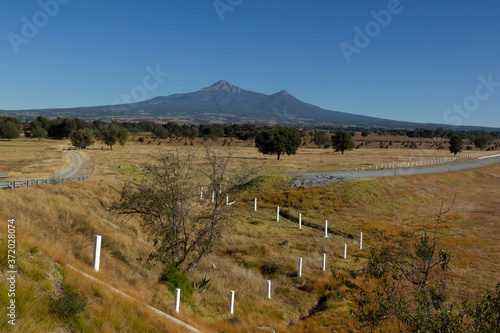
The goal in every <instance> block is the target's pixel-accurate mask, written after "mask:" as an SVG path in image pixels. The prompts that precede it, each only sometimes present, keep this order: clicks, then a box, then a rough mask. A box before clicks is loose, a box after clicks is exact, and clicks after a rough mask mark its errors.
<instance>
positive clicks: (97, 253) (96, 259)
mask: <svg viewBox="0 0 500 333" xmlns="http://www.w3.org/2000/svg"><path fill="white" fill-rule="evenodd" d="M100 259H101V235H96V236H95V239H94V270H95V271H96V272H99V262H100Z"/></svg>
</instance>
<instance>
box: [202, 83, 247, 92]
mask: <svg viewBox="0 0 500 333" xmlns="http://www.w3.org/2000/svg"><path fill="white" fill-rule="evenodd" d="M214 90H225V91H229V92H235V93H240V92H247V90H245V89H241V88H240V87H237V86H234V85H232V84H231V83H229V82H227V81H226V80H219V81H217V82H215V83H214V84H212V85H211V86H208V87H205V88H201V89H200V90H198V91H214Z"/></svg>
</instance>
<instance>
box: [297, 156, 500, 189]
mask: <svg viewBox="0 0 500 333" xmlns="http://www.w3.org/2000/svg"><path fill="white" fill-rule="evenodd" d="M496 163H500V155H494V156H485V157H481V158H478V159H475V160H471V161H464V162H453V163H446V164H440V165H431V166H425V167H417V168H402V169H384V170H369V171H347V172H318V173H298V175H304V176H306V177H304V178H301V179H297V180H294V181H292V182H290V184H289V186H290V187H292V188H293V187H299V186H305V187H313V186H324V185H329V184H332V183H336V182H339V181H341V180H343V179H353V178H373V177H391V176H407V175H419V174H428V173H442V172H451V171H459V170H466V169H474V168H479V167H482V166H486V165H492V164H496Z"/></svg>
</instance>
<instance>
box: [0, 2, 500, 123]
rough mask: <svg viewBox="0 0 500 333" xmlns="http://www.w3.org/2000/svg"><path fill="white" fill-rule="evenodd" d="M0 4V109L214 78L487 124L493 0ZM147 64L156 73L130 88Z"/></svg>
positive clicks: (498, 47)
mask: <svg viewBox="0 0 500 333" xmlns="http://www.w3.org/2000/svg"><path fill="white" fill-rule="evenodd" d="M0 8H1V10H0V28H1V32H0V50H2V52H1V53H0V109H28V108H55V107H57V108H64V107H77V106H94V105H108V104H113V103H114V102H116V101H120V100H122V96H123V95H127V94H128V95H131V93H134V94H133V95H134V96H135V97H134V98H133V100H132V101H134V102H136V101H139V100H144V99H149V98H153V97H156V96H166V95H170V94H173V93H185V92H191V91H196V90H198V89H200V88H202V87H205V86H208V85H211V84H212V83H214V82H215V81H217V80H220V79H224V80H227V81H229V82H231V83H232V84H234V85H237V86H240V87H242V88H244V89H248V90H253V91H257V92H262V93H266V94H272V93H275V92H277V91H280V90H282V89H285V90H287V91H288V92H289V93H291V94H292V95H294V96H295V97H297V98H298V99H300V100H302V101H304V102H308V103H311V104H315V105H318V106H320V107H322V108H325V109H329V110H337V111H343V112H349V113H356V114H362V115H368V116H375V117H381V118H390V119H396V120H405V121H415V122H433V123H443V124H450V125H459V124H460V125H479V126H490V127H499V128H500V112H499V111H500V39H499V33H500V20H499V19H498V17H500V1H496V0H490V1H488V0H483V1H477V0H455V1H436V0H433V1H432V0H413V1H411V0H401V1H397V0H389V1H387V0H384V1H379V0H371V1H368V0H364V1H354V0H330V1H324V0H322V1H320V0H314V1H305V0H304V1H298V0H287V1H281V0H276V1H270V0H265V1H264V0H254V1H250V0H215V1H214V0H194V1H188V0H184V1H181V0H178V1H167V0H149V1H138V0H129V1H118V0H99V1H98V0H88V1H78V0H40V1H3V2H2V3H1V4H0ZM33 28H34V29H33ZM148 69H149V71H148ZM151 70H153V71H155V70H156V71H159V72H160V73H161V75H160V76H159V80H156V81H151V80H150V81H147V82H148V85H147V87H148V89H144V88H141V87H144V78H145V77H146V76H147V75H148V73H149V72H150V71H151ZM166 73H168V75H166Z"/></svg>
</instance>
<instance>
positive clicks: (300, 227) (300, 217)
mask: <svg viewBox="0 0 500 333" xmlns="http://www.w3.org/2000/svg"><path fill="white" fill-rule="evenodd" d="M299 229H302V213H299Z"/></svg>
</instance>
